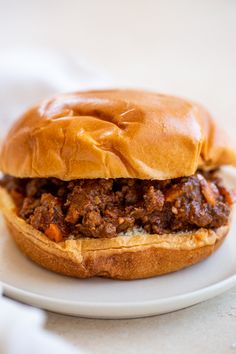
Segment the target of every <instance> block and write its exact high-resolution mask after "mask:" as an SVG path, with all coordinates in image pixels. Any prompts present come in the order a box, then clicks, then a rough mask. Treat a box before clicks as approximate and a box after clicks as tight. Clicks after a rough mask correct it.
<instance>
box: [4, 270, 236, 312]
mask: <svg viewBox="0 0 236 354" xmlns="http://www.w3.org/2000/svg"><path fill="white" fill-rule="evenodd" d="M1 284H2V286H3V293H4V294H6V295H8V292H11V293H13V294H16V296H17V295H19V296H24V297H28V298H29V297H30V298H32V299H34V300H41V301H43V302H44V303H45V302H47V303H53V304H58V305H66V306H70V307H75V306H76V307H77V308H78V307H87V308H90V309H93V308H94V309H95V308H96V309H98V308H99V309H102V308H105V309H113V308H116V309H119V308H122V309H124V308H129V309H130V308H132V309H134V308H137V307H142V308H149V307H151V306H154V305H156V306H157V305H160V306H161V305H165V306H167V305H171V304H173V303H176V302H182V301H188V300H189V301H190V300H191V299H192V300H193V299H195V298H199V299H200V296H201V295H202V296H204V298H205V299H207V298H209V297H211V295H212V294H215V296H217V295H219V294H221V293H222V292H224V291H226V290H229V289H230V288H231V287H233V286H234V285H236V273H235V274H233V275H231V276H229V277H227V278H225V279H223V280H221V281H219V282H215V283H213V284H211V285H209V286H206V287H203V288H201V289H197V290H195V291H190V292H187V293H184V294H179V295H175V296H169V297H167V298H161V299H157V300H146V301H143V302H141V301H139V302H135V303H133V302H122V303H118V302H111V303H105V302H104V303H102V302H95V303H91V302H86V301H74V300H73V301H70V300H63V299H55V298H53V297H51V296H45V295H40V294H36V293H32V292H30V291H27V290H23V289H20V288H17V287H15V286H12V285H9V284H7V283H6V282H1ZM213 296H214V295H213ZM10 297H11V296H10ZM200 301H202V300H199V302H200Z"/></svg>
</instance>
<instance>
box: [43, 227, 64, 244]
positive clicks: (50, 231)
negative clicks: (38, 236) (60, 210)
mask: <svg viewBox="0 0 236 354" xmlns="http://www.w3.org/2000/svg"><path fill="white" fill-rule="evenodd" d="M45 234H46V236H47V237H48V238H49V239H50V240H52V241H55V242H60V241H62V239H63V237H62V232H61V230H60V229H59V227H58V226H57V225H55V224H50V225H49V226H48V228H47V229H46V231H45Z"/></svg>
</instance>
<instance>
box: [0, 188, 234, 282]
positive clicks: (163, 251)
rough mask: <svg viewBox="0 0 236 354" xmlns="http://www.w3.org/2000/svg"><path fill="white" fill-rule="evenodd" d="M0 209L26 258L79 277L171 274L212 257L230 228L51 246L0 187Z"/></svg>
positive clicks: (141, 276) (69, 242) (129, 276)
mask: <svg viewBox="0 0 236 354" xmlns="http://www.w3.org/2000/svg"><path fill="white" fill-rule="evenodd" d="M0 206H1V208H2V210H3V213H4V216H5V219H6V223H7V225H8V228H9V231H10V233H11V235H12V236H13V238H14V239H15V241H16V243H17V245H18V246H19V248H20V249H21V250H22V251H23V253H25V255H26V256H28V257H29V258H30V259H32V260H33V261H34V262H36V263H38V264H39V265H41V266H42V267H44V268H47V269H49V270H51V271H53V272H57V273H60V274H64V275H68V276H73V277H78V278H89V277H94V276H102V277H107V278H113V279H127V280H128V279H139V278H147V277H152V276H155V275H160V274H165V273H169V272H173V271H176V270H179V269H181V268H185V267H188V266H190V265H192V264H195V263H198V262H200V261H201V260H203V259H204V258H206V257H208V256H209V255H211V254H212V253H213V252H214V251H215V250H216V249H217V248H218V247H219V246H220V244H221V243H222V242H223V240H224V238H225V236H226V234H227V232H228V229H229V227H228V226H223V227H220V228H218V229H216V230H208V229H199V230H197V231H194V232H186V233H175V234H166V235H148V234H143V235H142V234H136V235H135V234H134V235H131V236H128V235H127V236H118V237H115V238H111V239H107V238H104V239H90V238H84V239H80V240H67V241H65V242H60V243H55V242H52V241H50V240H49V239H48V238H47V237H46V236H45V235H44V234H43V233H41V232H39V231H37V230H36V229H34V228H33V227H32V226H30V225H29V224H27V223H26V222H25V221H24V220H23V219H21V218H19V217H17V215H16V213H15V212H14V204H13V201H12V199H11V197H10V196H9V194H8V193H7V192H6V191H5V190H4V189H2V188H0Z"/></svg>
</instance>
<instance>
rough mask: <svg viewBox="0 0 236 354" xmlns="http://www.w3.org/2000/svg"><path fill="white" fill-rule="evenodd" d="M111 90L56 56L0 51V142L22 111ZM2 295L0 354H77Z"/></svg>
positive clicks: (39, 314) (41, 318) (33, 312)
mask: <svg viewBox="0 0 236 354" xmlns="http://www.w3.org/2000/svg"><path fill="white" fill-rule="evenodd" d="M109 85H110V81H109V80H108V78H104V76H102V75H100V74H98V73H96V72H95V71H94V70H91V69H88V68H87V67H86V66H85V65H84V64H82V65H81V64H80V63H79V62H77V61H75V60H74V59H72V58H69V57H65V56H60V55H58V53H55V52H50V51H42V50H39V51H35V50H20V51H14V50H8V51H5V52H1V56H0V138H2V137H3V136H4V134H5V133H6V131H7V129H8V128H9V126H10V124H11V123H12V121H13V120H14V119H15V118H17V117H18V116H19V115H20V114H21V113H22V112H23V110H24V109H26V108H27V107H28V106H29V105H32V104H34V103H36V102H37V101H39V100H41V99H43V98H45V97H48V96H51V95H54V94H56V93H58V92H67V91H78V90H82V89H90V88H98V87H106V86H109ZM0 237H1V235H0ZM22 257H23V256H22ZM2 292H3V289H2V286H1V283H0V354H19V353H20V354H21V353H22V354H23V353H24V354H32V353H34V354H47V353H50V354H51V353H57V354H64V353H66V354H70V353H71V354H73V353H78V350H75V348H73V347H72V346H70V345H69V344H67V343H65V342H64V341H62V340H61V339H60V338H58V337H56V336H55V335H52V334H50V333H48V332H46V331H44V330H43V324H44V322H45V314H44V312H43V311H41V310H38V309H33V308H32V307H27V306H24V305H22V304H18V303H16V302H13V301H11V300H8V299H6V298H4V297H3V296H2Z"/></svg>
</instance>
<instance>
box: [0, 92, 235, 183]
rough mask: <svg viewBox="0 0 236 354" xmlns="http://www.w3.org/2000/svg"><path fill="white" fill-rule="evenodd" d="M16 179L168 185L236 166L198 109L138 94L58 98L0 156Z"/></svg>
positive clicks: (16, 129) (35, 111)
mask: <svg viewBox="0 0 236 354" xmlns="http://www.w3.org/2000/svg"><path fill="white" fill-rule="evenodd" d="M0 161H1V162H0V163H1V170H2V171H3V172H4V173H6V174H10V175H13V176H15V177H31V178H35V177H45V178H47V177H57V178H59V179H61V180H72V179H79V178H119V177H130V178H140V179H160V180H161V179H169V178H176V177H180V176H189V175H192V174H194V173H195V171H196V170H197V168H199V167H201V168H213V167H217V166H220V165H223V164H232V165H235V166H236V153H235V151H234V150H233V149H232V148H231V147H230V146H229V143H228V138H226V137H225V135H224V134H223V133H222V131H221V130H220V129H219V128H218V127H217V126H216V125H215V123H214V122H213V120H212V118H211V116H210V115H209V113H208V112H207V111H206V110H205V109H204V108H203V107H201V106H200V105H198V104H195V103H193V102H190V101H186V100H183V99H180V98H176V97H172V96H165V95H160V94H156V93H149V92H144V91H135V90H107V91H89V92H81V93H74V94H67V95H60V96H58V97H55V98H53V99H50V100H48V101H45V102H43V103H41V104H40V105H38V106H36V107H33V108H31V109H30V110H29V111H27V112H26V113H25V114H24V115H23V116H22V117H21V118H20V119H19V120H18V121H17V122H16V123H15V124H14V126H13V127H12V129H11V130H10V132H9V134H8V136H7V137H6V139H5V141H4V142H3V145H2V149H1V152H0Z"/></svg>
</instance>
